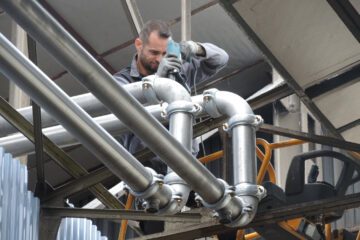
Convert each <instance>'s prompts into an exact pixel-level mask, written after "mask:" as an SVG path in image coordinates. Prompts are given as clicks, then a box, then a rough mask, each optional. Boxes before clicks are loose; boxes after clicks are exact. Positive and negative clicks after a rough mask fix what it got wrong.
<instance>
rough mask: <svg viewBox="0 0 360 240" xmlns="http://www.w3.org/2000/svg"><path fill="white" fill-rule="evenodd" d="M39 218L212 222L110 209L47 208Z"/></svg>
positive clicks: (187, 216) (185, 215) (194, 216)
mask: <svg viewBox="0 0 360 240" xmlns="http://www.w3.org/2000/svg"><path fill="white" fill-rule="evenodd" d="M40 216H41V217H46V218H54V217H76V218H96V219H116V220H121V219H127V220H134V221H140V220H146V221H166V222H187V223H201V222H204V221H207V222H208V221H211V222H214V220H213V219H212V218H208V217H203V216H201V215H200V214H199V213H177V214H174V215H169V216H166V215H165V216H160V215H155V214H152V213H145V212H144V211H136V210H111V209H84V208H48V207H43V208H41V210H40Z"/></svg>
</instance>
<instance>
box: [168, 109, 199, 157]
mask: <svg viewBox="0 0 360 240" xmlns="http://www.w3.org/2000/svg"><path fill="white" fill-rule="evenodd" d="M192 122H193V116H192V114H191V113H186V112H176V113H173V114H171V115H170V123H169V125H170V126H169V131H170V133H171V135H173V136H174V138H175V139H176V140H178V141H179V142H180V143H181V144H182V145H183V146H184V147H185V148H186V149H187V150H189V151H191V147H192V136H193V126H192Z"/></svg>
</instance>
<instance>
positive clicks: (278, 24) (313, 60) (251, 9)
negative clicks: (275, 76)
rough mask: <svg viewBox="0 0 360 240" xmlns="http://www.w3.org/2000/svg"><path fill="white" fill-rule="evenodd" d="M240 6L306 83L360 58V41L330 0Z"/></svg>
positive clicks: (250, 1) (250, 0) (257, 0)
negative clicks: (335, 10) (347, 26)
mask: <svg viewBox="0 0 360 240" xmlns="http://www.w3.org/2000/svg"><path fill="white" fill-rule="evenodd" d="M234 7H235V8H236V10H237V11H238V12H239V13H240V15H241V16H242V17H243V18H244V20H245V21H246V22H247V23H248V24H249V26H250V27H251V28H252V29H253V30H254V31H255V33H256V34H257V35H258V36H259V38H260V39H261V40H262V41H263V42H264V44H265V45H266V46H267V47H268V48H269V50H270V51H271V52H272V53H273V54H274V56H275V57H276V58H277V59H278V60H279V61H280V63H281V64H282V65H283V66H284V67H285V68H286V69H287V71H288V72H289V73H290V74H291V75H292V76H293V77H294V78H295V80H296V81H297V82H298V84H299V85H300V86H302V87H308V86H310V85H313V84H315V83H316V82H318V81H320V80H322V79H324V78H327V77H328V76H330V75H332V74H334V73H337V72H339V71H343V70H344V69H345V68H349V67H350V66H351V65H353V64H356V63H357V62H359V60H360V44H359V42H358V41H357V40H356V39H355V38H354V37H353V35H352V34H351V33H350V32H349V31H348V29H347V28H346V26H345V25H344V23H343V22H342V21H341V20H340V19H339V17H338V16H337V15H336V13H335V12H334V11H333V9H332V8H331V7H330V6H329V5H328V3H327V2H326V1H313V0H303V1H298V0H288V1H283V0H272V1H266V0H243V1H238V2H236V3H235V4H234Z"/></svg>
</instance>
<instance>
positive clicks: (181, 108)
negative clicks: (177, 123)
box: [161, 100, 201, 119]
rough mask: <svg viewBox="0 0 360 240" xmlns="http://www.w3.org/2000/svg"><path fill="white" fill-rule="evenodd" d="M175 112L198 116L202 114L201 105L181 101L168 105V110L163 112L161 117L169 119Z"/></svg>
mask: <svg viewBox="0 0 360 240" xmlns="http://www.w3.org/2000/svg"><path fill="white" fill-rule="evenodd" d="M175 112H186V113H191V114H192V115H197V114H198V113H199V112H201V107H200V105H199V104H196V103H193V102H189V101H184V100H179V101H175V102H172V103H170V104H168V105H167V107H166V109H165V110H163V111H162V112H161V116H162V117H163V118H166V119H168V118H169V117H170V115H171V114H173V113H175Z"/></svg>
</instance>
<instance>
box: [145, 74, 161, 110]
mask: <svg viewBox="0 0 360 240" xmlns="http://www.w3.org/2000/svg"><path fill="white" fill-rule="evenodd" d="M157 77H158V76H157V75H149V76H146V77H144V78H143V79H142V89H143V94H144V97H145V99H146V101H147V102H148V103H150V104H158V103H160V102H161V101H160V99H159V98H158V97H157V96H156V93H155V90H154V80H155V79H156V78H157Z"/></svg>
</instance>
